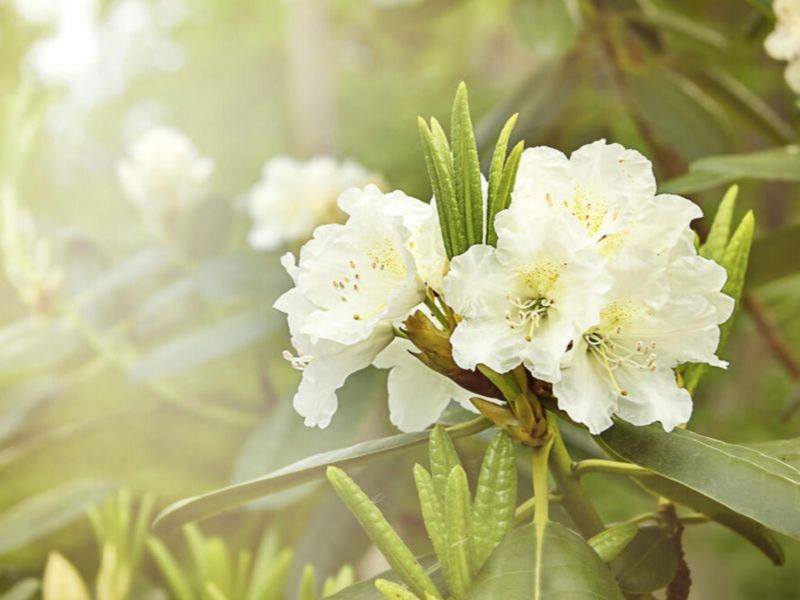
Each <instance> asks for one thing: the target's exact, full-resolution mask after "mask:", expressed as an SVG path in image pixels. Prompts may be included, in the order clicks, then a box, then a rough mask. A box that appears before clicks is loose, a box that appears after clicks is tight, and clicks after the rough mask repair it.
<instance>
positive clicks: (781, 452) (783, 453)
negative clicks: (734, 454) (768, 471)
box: [747, 438, 800, 470]
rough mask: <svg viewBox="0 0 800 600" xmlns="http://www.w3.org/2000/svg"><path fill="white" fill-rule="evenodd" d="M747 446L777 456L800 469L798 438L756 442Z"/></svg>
mask: <svg viewBox="0 0 800 600" xmlns="http://www.w3.org/2000/svg"><path fill="white" fill-rule="evenodd" d="M747 447H748V448H753V449H754V450H758V451H759V452H762V453H764V454H767V455H769V456H772V457H773V458H777V459H778V460H780V461H782V462H785V463H786V464H788V465H790V466H792V467H794V468H795V469H798V470H800V438H791V439H788V440H773V441H770V442H758V443H756V444H747Z"/></svg>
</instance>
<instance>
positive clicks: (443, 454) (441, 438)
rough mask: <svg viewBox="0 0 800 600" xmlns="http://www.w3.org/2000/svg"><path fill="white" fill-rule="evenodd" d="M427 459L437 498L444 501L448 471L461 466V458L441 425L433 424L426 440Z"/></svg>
mask: <svg viewBox="0 0 800 600" xmlns="http://www.w3.org/2000/svg"><path fill="white" fill-rule="evenodd" d="M428 461H429V462H430V465H431V475H432V476H433V487H434V489H435V490H436V494H437V495H438V496H439V500H440V501H442V502H444V497H445V491H446V490H447V481H448V479H449V477H450V472H451V471H452V470H453V469H454V468H456V467H460V466H461V459H460V458H458V453H457V452H456V447H455V446H454V445H453V440H452V439H451V438H450V436H449V435H448V433H447V430H446V429H445V428H444V427H442V426H441V425H435V426H434V428H433V431H431V434H430V439H429V440H428Z"/></svg>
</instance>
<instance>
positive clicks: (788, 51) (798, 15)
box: [764, 0, 800, 94]
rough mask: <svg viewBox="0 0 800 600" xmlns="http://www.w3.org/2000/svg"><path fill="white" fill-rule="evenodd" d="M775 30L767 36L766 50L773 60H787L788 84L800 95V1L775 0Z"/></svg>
mask: <svg viewBox="0 0 800 600" xmlns="http://www.w3.org/2000/svg"><path fill="white" fill-rule="evenodd" d="M772 8H773V10H774V11H775V17H776V18H777V24H776V25H775V30H774V31H773V32H772V33H770V34H769V35H768V36H767V39H766V40H765V41H764V48H765V49H766V51H767V54H769V55H770V56H771V57H772V58H774V59H776V60H785V61H787V62H788V63H789V65H788V66H787V67H786V72H785V74H784V75H785V77H786V83H787V84H789V87H790V88H791V89H792V90H793V91H794V92H795V93H798V94H800V1H798V0H775V3H774V4H773V6H772Z"/></svg>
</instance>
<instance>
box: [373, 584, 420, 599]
mask: <svg viewBox="0 0 800 600" xmlns="http://www.w3.org/2000/svg"><path fill="white" fill-rule="evenodd" d="M375 587H376V588H377V589H378V591H379V592H380V593H381V594H383V597H384V598H386V600H419V598H418V597H417V596H416V595H414V594H412V593H411V592H409V591H408V590H407V589H406V588H404V587H403V586H402V585H400V584H397V583H394V582H393V581H389V580H388V579H378V580H377V581H376V582H375Z"/></svg>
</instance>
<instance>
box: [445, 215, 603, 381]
mask: <svg viewBox="0 0 800 600" xmlns="http://www.w3.org/2000/svg"><path fill="white" fill-rule="evenodd" d="M495 229H496V231H497V234H498V243H497V249H494V248H492V247H490V246H486V245H476V246H472V247H471V248H470V249H469V250H468V251H467V252H465V253H464V254H462V255H460V256H456V257H455V258H454V259H453V260H452V262H451V265H450V272H449V273H448V275H447V276H446V277H445V281H444V291H445V299H446V301H447V303H448V304H449V305H450V306H451V307H452V308H453V309H454V310H455V311H456V312H457V313H458V314H460V315H462V316H463V317H464V319H463V321H461V323H459V325H458V326H457V327H456V329H455V332H454V333H453V336H452V338H451V342H452V344H453V358H454V360H455V361H456V363H457V364H458V365H459V366H460V367H461V368H464V369H474V368H475V367H476V366H477V365H478V364H484V365H486V366H488V367H490V368H491V369H494V370H495V371H498V372H500V373H504V372H507V371H509V370H511V369H513V368H514V367H516V366H517V365H519V364H521V363H522V364H524V365H525V366H526V367H527V368H528V370H530V372H531V373H532V374H533V375H534V376H535V377H537V378H539V379H542V380H545V381H550V382H554V381H557V380H558V378H559V365H560V362H561V358H562V357H563V355H564V353H565V352H566V351H567V347H568V345H569V343H570V342H571V341H572V340H573V339H575V338H576V337H577V336H578V335H580V334H581V333H582V332H583V331H585V330H586V329H587V328H588V327H590V326H591V325H593V324H595V323H597V321H598V319H599V309H600V302H601V298H602V296H603V294H604V293H605V292H606V289H607V287H608V283H607V280H606V277H605V274H604V272H603V260H602V257H601V256H600V254H599V253H598V252H597V249H596V247H595V245H594V244H593V243H591V240H590V239H589V238H588V237H587V236H586V235H585V234H584V231H583V226H582V225H581V224H580V223H579V222H578V221H577V220H575V219H574V218H572V217H571V215H568V214H567V213H566V212H564V211H556V210H549V208H548V207H547V206H546V205H541V206H540V205H538V204H537V203H535V202H533V203H519V204H517V205H515V204H514V203H513V202H512V206H511V208H509V209H507V210H505V211H502V212H501V213H500V214H498V215H497V218H496V220H495Z"/></svg>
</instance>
